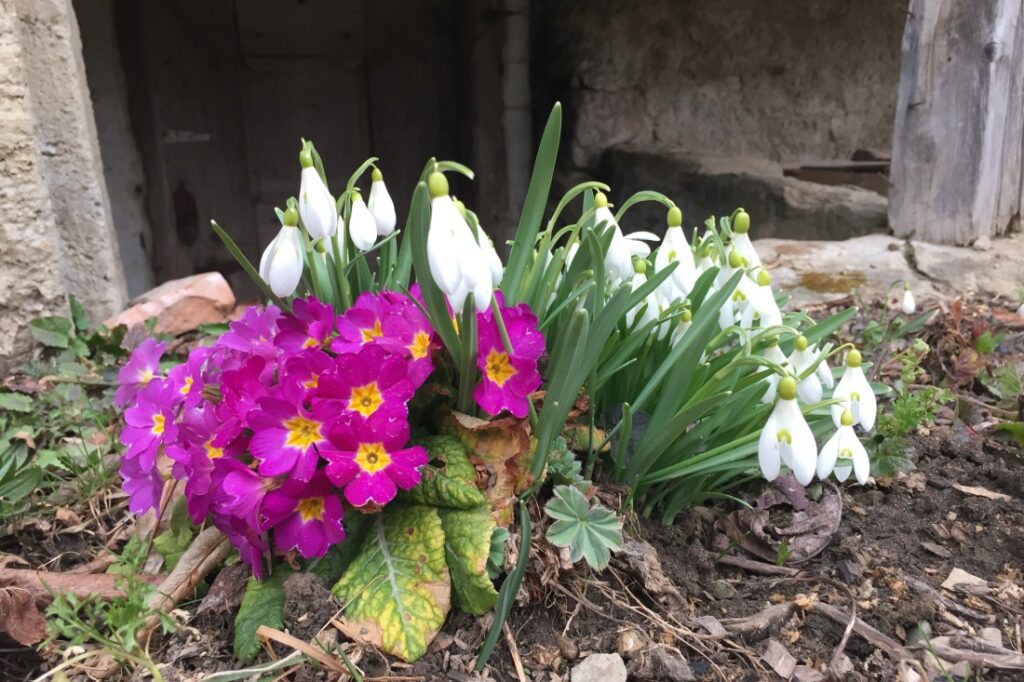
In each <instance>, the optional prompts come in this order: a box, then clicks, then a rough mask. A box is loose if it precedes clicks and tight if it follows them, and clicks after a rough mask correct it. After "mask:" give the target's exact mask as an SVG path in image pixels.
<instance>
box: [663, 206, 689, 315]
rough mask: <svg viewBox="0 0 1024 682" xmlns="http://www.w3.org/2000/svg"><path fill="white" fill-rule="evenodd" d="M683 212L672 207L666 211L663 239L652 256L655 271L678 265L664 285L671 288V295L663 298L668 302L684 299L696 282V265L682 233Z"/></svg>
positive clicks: (666, 291) (666, 288)
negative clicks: (673, 264)
mask: <svg viewBox="0 0 1024 682" xmlns="http://www.w3.org/2000/svg"><path fill="white" fill-rule="evenodd" d="M682 225H683V212H682V211H681V210H679V207H678V206H673V207H672V208H670V209H669V211H668V227H667V228H666V230H665V237H664V238H663V239H662V240H661V246H660V247H658V253H657V254H655V256H654V267H655V269H657V270H659V271H660V270H664V269H665V268H667V267H668V266H669V265H671V264H672V263H678V265H676V267H675V270H673V271H672V274H671V275H670V276H669V278H668V279H666V280H665V282H666V284H668V285H669V286H670V287H671V290H672V295H671V296H665V298H666V299H667V300H669V301H675V300H677V299H681V298H686V297H687V296H689V295H690V292H691V291H692V290H693V284H694V282H695V281H696V280H697V265H696V263H694V260H693V251H692V249H690V242H688V241H687V240H686V234H685V233H684V232H683V227H682ZM668 291H669V287H665V288H664V289H662V295H663V296H664V295H665V294H666V293H668Z"/></svg>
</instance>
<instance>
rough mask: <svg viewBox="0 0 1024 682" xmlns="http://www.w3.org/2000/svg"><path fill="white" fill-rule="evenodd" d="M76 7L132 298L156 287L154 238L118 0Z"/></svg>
mask: <svg viewBox="0 0 1024 682" xmlns="http://www.w3.org/2000/svg"><path fill="white" fill-rule="evenodd" d="M74 9H75V16H76V18H77V19H78V26H79V29H80V32H81V36H82V54H83V57H84V61H85V71H86V75H87V76H88V80H89V92H90V93H91V94H92V107H93V112H94V113H95V118H96V133H97V136H98V138H99V145H100V151H101V152H102V154H103V174H104V177H105V178H106V184H107V194H108V196H109V197H110V211H111V214H112V217H113V220H114V227H115V229H116V232H117V244H118V251H119V252H120V254H121V264H122V266H123V267H124V276H125V282H126V284H127V287H128V295H129V296H133V297H134V296H138V295H139V294H141V293H143V292H144V291H147V290H149V289H152V288H153V285H154V282H153V271H152V268H151V267H150V265H149V256H148V248H149V246H150V245H151V244H152V243H153V242H152V236H151V229H150V224H149V216H148V215H147V214H146V202H145V189H146V174H145V170H144V166H143V163H142V155H141V154H140V153H139V148H138V145H137V144H136V141H135V135H134V133H133V131H132V121H131V116H130V113H129V109H128V82H127V79H126V78H125V73H124V67H123V65H122V63H121V54H120V51H119V49H118V47H119V45H118V39H117V31H116V26H115V24H114V3H112V2H110V0H74Z"/></svg>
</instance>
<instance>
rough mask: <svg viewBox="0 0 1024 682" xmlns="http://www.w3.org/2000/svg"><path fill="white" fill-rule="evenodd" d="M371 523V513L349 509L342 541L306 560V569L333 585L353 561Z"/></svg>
mask: <svg viewBox="0 0 1024 682" xmlns="http://www.w3.org/2000/svg"><path fill="white" fill-rule="evenodd" d="M372 525H373V515H371V514H360V513H359V512H357V511H355V510H350V511H349V512H348V513H346V514H345V540H344V542H340V543H338V544H337V545H334V546H333V547H331V548H330V549H329V550H327V554H325V555H324V556H322V557H320V558H318V559H313V560H311V561H309V562H307V564H306V569H307V570H308V571H310V572H312V573H315V574H316V575H318V576H320V577H321V578H323V580H324V582H326V583H327V584H328V585H333V584H334V583H336V582H337V581H338V578H340V577H341V574H342V573H344V572H345V570H346V569H347V568H348V567H349V566H350V565H351V564H352V562H353V561H355V558H356V556H357V555H358V554H359V550H360V549H362V547H363V540H364V539H365V538H366V533H367V531H368V530H369V529H370V526H372Z"/></svg>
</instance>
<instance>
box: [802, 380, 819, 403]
mask: <svg viewBox="0 0 1024 682" xmlns="http://www.w3.org/2000/svg"><path fill="white" fill-rule="evenodd" d="M796 392H797V395H799V396H800V400H802V401H804V402H805V403H807V404H808V405H810V404H812V403H817V402H821V379H819V378H818V375H817V374H810V375H808V377H807V378H806V379H804V380H803V381H801V382H800V383H799V384H797V386H796Z"/></svg>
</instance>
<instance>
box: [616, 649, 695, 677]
mask: <svg viewBox="0 0 1024 682" xmlns="http://www.w3.org/2000/svg"><path fill="white" fill-rule="evenodd" d="M629 674H630V675H631V676H632V678H634V679H641V680H672V681H673V682H692V680H695V679H697V675H696V673H694V671H693V668H691V667H690V663H689V661H687V660H686V658H685V657H684V656H683V655H682V654H681V653H679V651H677V650H676V649H673V648H669V647H666V646H662V645H658V646H655V647H653V648H651V649H650V650H649V651H647V652H645V653H644V655H643V656H638V657H637V658H635V659H633V661H631V662H630V664H629Z"/></svg>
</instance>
